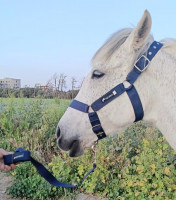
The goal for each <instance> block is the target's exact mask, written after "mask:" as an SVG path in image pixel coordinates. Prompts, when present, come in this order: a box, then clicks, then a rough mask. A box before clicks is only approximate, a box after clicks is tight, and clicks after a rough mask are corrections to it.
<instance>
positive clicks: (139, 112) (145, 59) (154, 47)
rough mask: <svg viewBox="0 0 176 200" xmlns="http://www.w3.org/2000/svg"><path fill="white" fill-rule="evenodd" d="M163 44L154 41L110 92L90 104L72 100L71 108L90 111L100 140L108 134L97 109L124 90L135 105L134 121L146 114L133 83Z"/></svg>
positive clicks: (94, 129)
mask: <svg viewBox="0 0 176 200" xmlns="http://www.w3.org/2000/svg"><path fill="white" fill-rule="evenodd" d="M162 46H163V44H161V43H160V42H156V41H154V42H153V43H152V44H151V45H150V47H149V49H148V51H147V53H146V55H145V54H143V55H142V56H141V57H140V58H139V59H138V60H137V61H136V63H135V65H134V67H133V69H132V70H131V72H130V73H129V74H128V76H127V78H126V80H125V81H124V82H123V83H120V84H118V85H117V86H116V87H114V88H113V89H111V90H110V91H109V92H107V93H106V94H104V95H103V96H102V97H100V98H99V99H97V100H96V101H94V102H93V103H92V104H91V105H90V106H89V105H87V104H85V103H82V102H80V101H77V100H75V99H74V100H73V101H72V102H71V104H70V107H71V108H74V109H76V110H79V111H81V112H84V113H88V116H89V120H90V123H91V125H92V130H93V132H94V133H95V134H96V135H97V137H98V140H100V139H103V138H104V137H106V134H105V132H104V130H103V128H102V126H101V123H100V119H99V117H98V115H97V111H99V110H100V109H101V108H103V107H104V106H106V105H107V104H108V103H110V102H111V101H112V100H114V99H115V98H117V97H119V96H120V95H121V94H123V93H124V92H126V93H127V95H128V97H129V99H130V101H131V104H132V106H133V109H134V113H135V121H134V122H137V121H139V120H142V118H143V116H144V111H143V107H142V103H141V100H140V98H139V95H138V93H137V91H136V89H135V87H134V85H133V84H134V82H135V81H136V80H137V78H138V77H139V76H140V74H141V73H142V72H143V71H145V70H146V68H147V67H148V65H149V64H150V62H151V60H152V59H153V57H154V56H155V55H156V54H157V52H158V51H159V50H160V49H161V47H162ZM125 82H128V83H129V84H130V86H129V87H126V86H125V84H124V83H125ZM89 107H91V108H92V109H93V111H94V112H89Z"/></svg>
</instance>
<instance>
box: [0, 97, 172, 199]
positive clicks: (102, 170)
mask: <svg viewBox="0 0 176 200" xmlns="http://www.w3.org/2000/svg"><path fill="white" fill-rule="evenodd" d="M69 103H70V100H61V99H50V100H47V99H25V98H18V99H15V98H8V99H7V98H1V99H0V147H1V148H4V149H5V150H8V151H15V150H16V149H17V148H18V147H23V148H25V149H26V150H30V151H31V152H32V154H33V156H34V157H35V158H36V159H37V160H38V161H40V162H42V163H43V164H44V165H45V166H46V167H47V168H48V169H49V170H50V171H52V173H53V174H54V175H55V176H56V177H57V178H58V179H59V180H60V181H64V182H67V183H72V184H78V183H80V181H81V179H82V178H83V176H84V175H85V173H86V172H87V171H89V170H90V169H91V167H92V156H93V155H92V152H91V151H90V150H87V152H86V154H85V155H84V156H82V157H79V158H69V157H68V155H67V154H66V153H63V152H61V151H60V150H59V149H58V148H57V146H56V141H55V140H56V138H55V130H56V126H57V123H58V121H59V119H60V118H61V117H62V115H63V113H64V112H65V110H66V108H67V106H68V105H69ZM97 165H98V166H97V169H96V170H95V172H94V173H93V174H92V175H90V176H89V177H88V178H87V179H86V180H85V182H84V183H83V185H82V186H81V187H79V188H78V189H77V190H74V191H73V190H71V189H63V188H56V187H52V186H50V185H49V184H48V183H47V182H46V181H45V180H43V178H41V177H40V176H39V175H38V173H37V172H36V170H35V168H34V167H33V166H32V165H31V164H30V163H29V162H27V163H21V164H19V165H18V166H17V168H16V169H15V171H13V172H11V174H10V175H11V176H13V178H14V184H13V185H12V186H11V187H10V188H8V193H9V194H10V195H11V196H12V197H21V198H24V199H27V198H28V199H37V200H40V199H41V200H47V199H48V200H49V199H58V198H59V197H65V199H74V196H75V195H76V194H78V193H86V194H90V195H91V194H92V195H96V196H98V197H102V198H103V199H107V200H108V199H113V200H115V199H117V200H118V199H119V200H150V199H151V200H153V199H154V200H170V199H173V200H174V199H176V152H174V151H173V150H172V149H171V148H170V146H169V145H168V143H167V142H166V141H165V139H164V138H163V136H162V135H161V133H160V132H159V131H158V130H156V129H154V128H152V127H150V126H146V125H145V124H144V123H141V122H140V123H137V124H134V125H133V126H132V127H130V128H129V129H128V130H126V131H125V132H123V133H122V134H120V135H118V136H116V137H114V138H109V139H106V140H103V141H101V142H100V143H99V145H98V155H97Z"/></svg>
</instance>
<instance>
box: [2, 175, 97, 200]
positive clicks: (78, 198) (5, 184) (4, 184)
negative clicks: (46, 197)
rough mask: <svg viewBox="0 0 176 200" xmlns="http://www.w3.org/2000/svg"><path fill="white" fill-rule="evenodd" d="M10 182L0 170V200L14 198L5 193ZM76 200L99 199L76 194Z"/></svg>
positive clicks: (10, 179)
mask: <svg viewBox="0 0 176 200" xmlns="http://www.w3.org/2000/svg"><path fill="white" fill-rule="evenodd" d="M11 184H12V177H10V176H7V175H6V174H5V173H2V172H0V200H15V199H12V198H11V197H9V196H8V195H7V194H6V188H7V187H9V186H10V185H11ZM16 200H17V199H16ZM18 200H20V199H18ZM76 200H99V198H97V197H91V196H88V195H86V194H78V195H77V196H76Z"/></svg>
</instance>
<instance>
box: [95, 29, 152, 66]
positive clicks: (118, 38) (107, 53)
mask: <svg viewBox="0 0 176 200" xmlns="http://www.w3.org/2000/svg"><path fill="white" fill-rule="evenodd" d="M132 31H133V29H132V28H125V29H122V30H120V31H117V32H115V33H114V34H113V35H112V36H111V37H110V38H109V39H108V40H107V41H106V42H105V43H104V45H103V46H102V47H100V49H98V51H97V52H96V53H95V55H94V56H93V58H92V65H93V66H94V65H95V64H97V63H104V62H106V61H108V60H110V59H111V57H112V56H113V54H114V53H115V52H116V51H117V50H118V49H119V47H120V46H121V45H122V44H123V43H124V42H125V41H126V39H127V38H128V36H129V35H130V34H131V32H132ZM153 40H154V39H153V36H152V35H149V36H148V38H147V40H146V42H145V44H144V46H143V47H142V48H140V49H139V50H138V51H137V52H135V53H136V59H138V58H139V57H140V56H141V55H142V54H144V53H145V52H146V51H147V49H148V48H149V46H150V45H151V43H152V42H153Z"/></svg>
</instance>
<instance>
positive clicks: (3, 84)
mask: <svg viewBox="0 0 176 200" xmlns="http://www.w3.org/2000/svg"><path fill="white" fill-rule="evenodd" d="M0 88H2V89H5V88H11V89H20V88H21V79H14V78H3V79H0Z"/></svg>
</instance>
